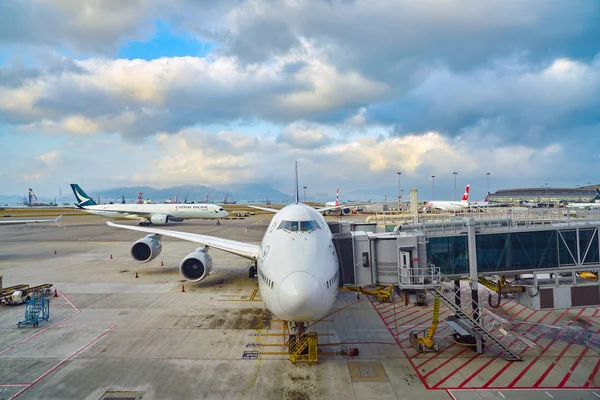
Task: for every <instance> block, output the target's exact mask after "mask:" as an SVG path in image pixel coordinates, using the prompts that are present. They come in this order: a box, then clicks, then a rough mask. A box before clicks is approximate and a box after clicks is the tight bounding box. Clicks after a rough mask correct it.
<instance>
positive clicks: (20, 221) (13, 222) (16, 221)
mask: <svg viewBox="0 0 600 400" xmlns="http://www.w3.org/2000/svg"><path fill="white" fill-rule="evenodd" d="M61 218H62V215H59V216H58V217H57V218H55V219H9V220H4V221H1V220H0V225H23V224H39V223H43V222H54V223H56V225H58V227H59V228H60V219H61Z"/></svg>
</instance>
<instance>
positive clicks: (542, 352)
mask: <svg viewBox="0 0 600 400" xmlns="http://www.w3.org/2000/svg"><path fill="white" fill-rule="evenodd" d="M555 342H556V339H553V340H551V341H550V343H548V345H546V347H544V348H543V349H542V351H541V352H540V354H538V355H537V357H535V358H534V359H533V360H531V361H530V362H529V364H527V366H526V367H525V368H523V371H521V372H520V373H519V375H517V377H516V378H515V379H513V380H512V382H511V383H509V384H508V387H509V388H510V387H514V386H515V384H516V383H517V382H518V381H519V380H520V379H521V378H522V377H523V375H525V373H526V372H527V371H529V369H530V368H531V367H533V364H535V363H536V362H537V361H538V360H539V359H540V358H541V357H542V355H543V354H544V353H545V352H546V351H548V349H549V348H550V347H551V346H552V345H553V344H554V343H555Z"/></svg>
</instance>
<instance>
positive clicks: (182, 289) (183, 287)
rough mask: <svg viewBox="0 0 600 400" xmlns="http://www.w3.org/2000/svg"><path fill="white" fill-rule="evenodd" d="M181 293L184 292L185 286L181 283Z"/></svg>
mask: <svg viewBox="0 0 600 400" xmlns="http://www.w3.org/2000/svg"><path fill="white" fill-rule="evenodd" d="M181 293H185V286H184V285H183V284H181Z"/></svg>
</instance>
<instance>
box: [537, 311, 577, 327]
mask: <svg viewBox="0 0 600 400" xmlns="http://www.w3.org/2000/svg"><path fill="white" fill-rule="evenodd" d="M583 310H585V308H583V309H582V310H581V311H580V312H579V314H581V313H582V312H583ZM569 311H571V309H570V308H567V309H566V310H565V311H563V312H562V314H560V315H559V317H558V318H557V319H556V321H554V322H553V323H551V324H550V325H554V324H556V323H557V322H558V321H560V320H561V319H562V317H564V316H565V314H566V313H568V312H569ZM579 314H578V315H579ZM542 320H543V318H542ZM539 322H541V320H540V321H539Z"/></svg>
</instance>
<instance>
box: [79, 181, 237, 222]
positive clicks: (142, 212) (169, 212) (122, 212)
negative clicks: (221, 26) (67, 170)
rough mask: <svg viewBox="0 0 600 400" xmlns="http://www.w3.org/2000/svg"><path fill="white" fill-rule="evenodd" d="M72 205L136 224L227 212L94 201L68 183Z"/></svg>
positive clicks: (212, 208) (203, 206)
mask: <svg viewBox="0 0 600 400" xmlns="http://www.w3.org/2000/svg"><path fill="white" fill-rule="evenodd" d="M71 189H73V193H75V198H76V199H77V201H78V202H77V203H75V205H76V206H77V207H79V208H80V209H82V210H83V211H86V212H89V213H90V214H94V215H100V216H103V217H113V218H128V219H137V220H139V221H140V222H139V225H140V226H148V225H166V224H168V223H169V222H181V221H183V220H184V219H217V224H219V223H220V222H219V221H218V219H219V218H225V217H227V216H228V215H229V213H228V212H227V211H225V209H224V208H223V207H221V206H220V205H218V204H96V202H95V201H94V200H92V198H91V197H90V196H88V195H87V194H86V193H85V192H84V191H83V189H81V188H80V187H79V185H77V184H74V183H72V184H71Z"/></svg>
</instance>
